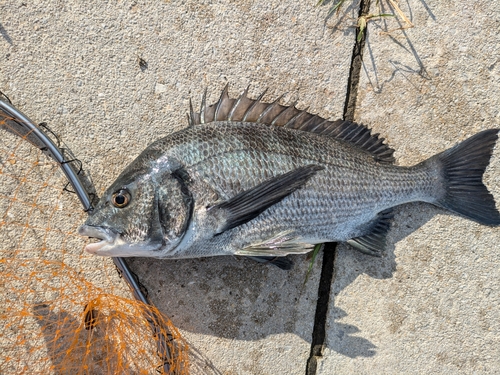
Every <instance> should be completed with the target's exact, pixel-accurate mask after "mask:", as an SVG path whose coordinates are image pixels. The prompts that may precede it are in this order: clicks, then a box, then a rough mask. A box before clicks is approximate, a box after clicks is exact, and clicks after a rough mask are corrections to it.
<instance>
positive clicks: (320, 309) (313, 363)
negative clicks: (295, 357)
mask: <svg viewBox="0 0 500 375" xmlns="http://www.w3.org/2000/svg"><path fill="white" fill-rule="evenodd" d="M336 249H337V243H335V242H332V243H327V244H325V247H324V250H323V264H322V266H321V278H320V281H319V287H318V302H317V303H316V313H315V314H314V328H313V334H312V342H311V353H310V355H309V358H308V360H307V366H306V375H315V374H316V370H317V367H318V359H319V358H320V357H322V356H323V349H324V347H325V339H326V319H327V317H328V305H329V300H330V291H331V288H332V283H333V280H334V278H335V259H336V255H337V250H336Z"/></svg>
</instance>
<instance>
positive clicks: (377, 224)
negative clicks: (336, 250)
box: [347, 208, 394, 257]
mask: <svg viewBox="0 0 500 375" xmlns="http://www.w3.org/2000/svg"><path fill="white" fill-rule="evenodd" d="M393 217H394V214H393V212H392V208H391V209H388V210H385V211H382V212H380V213H379V214H378V216H377V217H376V218H375V219H374V220H373V222H372V225H371V229H370V232H369V233H368V234H366V235H364V236H361V237H356V238H351V239H350V240H348V241H347V243H348V244H349V245H351V246H352V247H354V248H356V249H358V250H359V251H361V252H362V253H365V254H368V255H373V256H377V257H380V256H381V255H382V252H383V251H384V250H385V246H386V237H387V233H388V232H389V229H390V227H391V221H392V218H393Z"/></svg>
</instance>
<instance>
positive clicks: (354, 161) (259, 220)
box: [79, 86, 500, 268]
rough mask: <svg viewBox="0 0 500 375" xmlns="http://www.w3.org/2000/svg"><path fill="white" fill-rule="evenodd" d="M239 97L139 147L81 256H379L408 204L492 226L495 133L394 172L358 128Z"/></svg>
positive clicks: (379, 142)
mask: <svg viewBox="0 0 500 375" xmlns="http://www.w3.org/2000/svg"><path fill="white" fill-rule="evenodd" d="M247 92H248V89H247V90H245V91H244V92H243V93H242V94H241V96H240V97H239V98H238V99H231V98H229V96H228V89H227V86H226V88H225V89H224V90H223V92H222V95H221V96H220V99H219V100H218V101H217V103H215V104H214V105H211V106H207V105H206V100H205V97H206V96H204V98H203V101H202V106H201V110H200V111H199V112H194V111H193V109H192V106H191V111H190V115H189V127H187V128H185V129H184V130H181V131H179V132H176V133H174V134H171V135H169V136H167V137H165V138H163V139H160V140H158V141H156V142H155V143H153V144H151V145H150V146H149V147H148V148H146V149H145V150H144V151H143V152H142V153H141V154H140V155H139V156H138V157H137V159H135V160H134V161H133V162H132V163H131V164H130V165H129V166H128V167H127V168H126V169H125V170H124V171H123V173H122V174H121V175H120V176H119V177H118V179H117V180H116V181H115V182H114V183H113V184H112V185H111V187H109V189H108V190H107V191H106V192H105V193H104V195H103V196H102V198H101V200H100V202H99V203H98V205H97V207H96V208H95V210H94V211H93V213H92V214H91V215H90V216H89V218H88V220H87V221H86V223H85V225H83V226H81V227H80V229H79V233H80V234H81V235H83V236H89V237H94V238H97V239H100V241H99V242H94V243H90V244H89V245H87V247H86V250H87V251H88V252H90V253H93V254H96V255H107V256H114V257H117V256H119V257H127V256H141V257H157V258H192V257H205V256H214V255H245V256H250V257H254V258H255V259H256V260H260V261H266V260H268V259H270V257H282V256H285V255H287V254H294V253H295V254H296V253H305V252H308V251H310V250H312V248H313V247H314V245H315V244H318V243H322V242H331V241H341V242H342V241H344V242H348V243H349V244H351V245H352V246H353V247H355V248H357V249H359V250H361V251H362V252H364V253H368V254H371V255H379V254H380V253H381V251H383V249H384V247H385V239H386V234H387V232H388V230H389V227H390V221H391V218H392V216H393V215H392V213H391V209H392V208H393V207H395V206H397V205H400V204H404V203H408V202H415V201H421V202H428V203H431V204H434V205H436V206H439V207H443V208H445V209H448V210H450V211H452V212H455V213H458V214H460V215H463V216H465V217H467V218H469V219H471V220H474V221H476V222H479V223H481V224H485V225H491V226H496V225H500V213H499V212H498V211H497V209H496V208H495V201H494V199H493V196H492V195H491V194H490V193H489V192H488V190H487V188H486V187H485V186H484V185H483V183H482V175H483V173H484V171H485V169H486V167H487V165H488V164H489V161H490V157H491V155H492V152H493V148H494V146H495V143H496V141H497V139H498V132H499V130H498V129H491V130H485V131H483V132H481V133H478V134H476V135H474V136H473V137H471V138H469V139H467V140H465V141H464V142H462V143H460V144H458V145H457V146H455V147H453V148H451V149H449V150H447V151H444V152H442V153H440V154H438V155H435V156H433V157H431V158H430V159H428V160H426V161H424V162H422V163H420V164H417V165H415V166H412V167H399V166H395V165H393V161H394V158H393V152H394V150H392V149H391V148H389V147H388V146H387V145H386V144H384V142H383V141H384V140H383V139H382V138H379V137H378V135H374V134H371V132H370V130H369V129H367V128H366V127H365V126H363V125H360V124H357V123H353V122H349V121H343V120H337V121H328V120H325V119H323V118H321V117H319V116H317V115H312V114H310V113H308V112H307V111H301V110H298V109H297V108H295V106H294V105H292V106H282V105H280V104H278V101H276V102H274V103H264V102H262V101H261V98H262V95H261V96H260V97H259V98H257V99H255V100H253V99H250V98H249V97H248V96H247ZM278 259H280V258H278ZM278 266H279V264H278ZM281 266H282V267H283V268H286V262H285V263H284V264H281Z"/></svg>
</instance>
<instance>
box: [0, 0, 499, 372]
mask: <svg viewBox="0 0 500 375" xmlns="http://www.w3.org/2000/svg"><path fill="white" fill-rule="evenodd" d="M315 3H316V1H296V0H283V1H279V2H269V1H265V0H255V1H238V2H235V1H229V0H227V1H218V2H210V1H191V0H189V1H185V2H180V1H163V2H160V1H157V2H154V3H153V2H144V1H142V2H139V1H116V2H109V3H101V4H99V5H96V4H92V3H88V2H84V1H75V0H71V1H67V2H55V1H46V2H42V1H37V2H28V1H8V2H7V1H2V0H0V48H1V49H0V61H1V62H0V90H2V91H3V92H5V93H6V94H8V95H9V97H10V98H11V99H12V101H13V102H14V104H15V105H16V106H17V107H18V108H20V109H21V110H22V111H24V112H25V113H26V114H28V115H29V116H30V117H32V118H33V119H34V120H36V121H47V122H48V123H49V124H50V126H51V128H52V129H53V130H54V131H55V133H57V134H59V135H60V136H61V137H62V138H63V140H64V141H65V142H66V143H67V144H68V145H69V146H70V148H71V149H72V150H73V151H74V152H75V153H76V154H77V156H78V157H79V158H80V159H81V160H82V161H83V163H84V165H85V166H86V168H87V169H88V170H89V171H90V173H91V174H92V176H93V179H94V182H95V183H96V186H97V190H98V191H99V192H102V191H103V190H104V189H105V188H106V187H107V186H108V185H109V184H110V183H111V182H112V181H113V180H114V179H115V177H116V176H117V175H118V174H119V173H120V172H121V170H122V169H123V168H124V166H125V165H127V164H128V163H129V162H130V161H131V160H133V159H134V158H135V157H136V156H137V155H138V154H139V153H140V152H141V151H142V150H143V149H144V147H146V146H147V145H148V144H149V143H151V142H152V141H154V140H156V139H158V138H159V137H161V136H163V135H165V134H168V133H169V132H172V131H174V130H176V129H180V128H181V127H182V126H185V125H186V113H187V110H188V99H189V97H193V99H194V102H195V103H199V98H200V97H201V94H202V92H203V90H204V88H205V87H209V97H210V99H211V100H215V98H216V97H217V95H218V93H219V90H220V89H222V87H223V86H224V85H225V83H226V82H229V83H230V84H231V89H230V91H231V93H232V94H233V95H234V94H237V93H238V92H239V91H240V90H241V89H243V88H244V87H246V86H247V85H248V84H251V85H252V86H251V90H250V91H251V94H252V95H254V96H255V95H256V94H257V93H259V92H260V91H262V90H263V89H264V88H266V87H269V89H270V90H269V93H268V95H267V98H268V99H274V98H275V97H277V96H279V95H281V94H282V93H286V95H285V97H284V102H291V101H293V100H295V99H297V100H299V103H298V106H299V107H302V108H304V107H306V106H310V110H311V111H312V112H317V113H320V114H321V115H323V116H326V117H332V118H337V117H339V116H340V115H341V114H342V111H343V106H344V101H345V96H346V84H347V81H348V76H349V68H350V63H351V53H352V46H353V41H354V39H355V35H354V31H355V30H354V29H353V28H351V27H349V26H350V25H351V24H353V23H355V17H356V15H357V12H358V10H357V4H354V5H352V6H351V5H349V6H348V7H347V8H346V10H347V13H346V14H343V15H342V16H341V17H340V18H330V19H329V20H328V21H327V22H326V23H325V22H324V17H325V15H326V12H327V9H326V8H324V7H323V8H315V7H314V5H315ZM401 7H402V9H403V11H405V12H407V14H409V15H411V17H412V20H413V22H414V24H415V25H416V27H415V28H414V29H411V30H405V31H395V32H393V33H391V35H379V29H381V28H383V27H385V26H386V25H384V23H385V22H392V23H393V25H394V22H395V21H394V20H388V19H385V20H383V21H370V23H369V26H368V27H369V30H368V43H367V46H366V49H365V58H364V64H363V69H362V75H361V83H360V88H359V94H358V104H357V105H358V107H357V111H356V113H355V117H356V120H359V121H362V122H364V123H366V124H369V125H370V126H372V127H374V128H375V130H376V132H380V133H382V135H383V136H385V137H387V138H388V141H389V143H390V144H391V145H392V146H393V147H394V148H395V149H396V150H397V153H396V157H397V159H398V163H400V164H412V163H415V162H417V161H421V160H423V159H425V158H427V157H429V156H431V155H432V154H434V153H435V152H438V151H441V150H443V149H445V148H447V147H449V146H451V145H453V144H454V143H455V142H457V141H459V140H463V139H465V138H466V137H467V136H469V135H472V134H474V133H475V132H477V131H479V130H482V129H486V128H490V127H494V126H496V127H498V126H499V124H500V114H499V113H500V112H499V108H500V92H499V91H500V70H499V69H500V62H499V60H498V59H499V58H498V56H499V55H500V54H499V52H500V39H499V36H498V33H497V31H498V28H499V21H498V10H497V9H496V7H495V3H493V2H487V1H478V2H474V3H473V4H472V3H471V2H466V1H463V2H459V3H453V4H450V3H448V2H447V3H446V4H444V3H442V2H431V1H427V2H423V1H414V0H410V1H408V3H405V4H403V3H402V4H401ZM372 13H380V12H379V11H378V10H377V9H375V8H374V9H372ZM388 27H389V29H391V28H394V27H393V26H391V25H388ZM140 59H143V60H144V61H146V62H147V67H146V68H144V66H143V68H142V69H141V66H140V64H139V63H140ZM489 184H490V186H492V188H493V189H494V190H495V191H496V193H495V194H496V196H497V197H500V192H499V188H498V186H500V156H499V155H498V152H497V156H496V159H495V161H494V163H493V165H492V168H491V169H490V174H489ZM499 239H500V237H499V231H498V229H491V228H486V227H481V226H479V225H477V224H474V223H472V222H470V221H466V220H465V219H462V218H459V217H457V216H450V215H446V214H445V213H444V212H443V211H440V210H438V209H435V208H432V207H430V206H425V205H418V204H416V205H411V206H407V207H404V208H401V209H398V214H397V216H396V218H395V224H394V228H393V230H392V231H391V234H390V238H389V244H390V245H389V247H388V249H387V254H386V255H385V257H383V258H381V259H374V258H371V257H367V256H364V255H361V254H358V253H356V252H354V251H352V250H351V249H348V248H347V247H341V248H340V249H339V251H338V253H337V258H336V263H335V269H336V275H335V279H334V284H333V288H332V294H331V299H330V308H329V316H328V325H327V339H326V342H325V349H324V356H323V359H322V360H321V361H320V363H319V368H318V372H317V373H319V374H359V373H370V374H374V373H375V374H377V373H378V374H387V373H429V372H432V373H490V374H494V373H497V372H498V370H499V369H500V363H499V358H500V352H499V351H500V350H499V348H500V339H499V337H500V336H499V334H500V325H499V322H500V309H499V307H498V306H499V300H500V298H499V281H498V280H499V276H500V269H499V266H498V265H499V264H500V262H499V261H500V259H499V258H500V256H499V255H498V251H497V249H498V245H497V243H498V242H499ZM294 260H295V261H296V265H295V268H294V269H293V270H292V271H290V272H284V271H281V270H279V269H277V268H274V267H271V266H265V265H259V264H254V263H252V262H251V261H249V260H245V259H240V258H214V259H203V260H186V261H174V262H172V261H170V262H167V261H156V260H143V259H136V260H134V261H133V262H132V267H133V269H134V270H135V271H136V273H137V274H138V275H139V277H140V279H141V280H143V282H144V284H145V285H146V287H147V288H148V289H149V290H150V293H151V295H152V298H153V301H154V302H155V303H156V304H157V305H158V306H159V307H160V308H161V309H162V310H163V311H164V312H165V314H166V315H167V316H170V317H171V318H172V320H173V322H174V324H176V325H177V327H179V328H180V329H181V331H182V333H183V334H184V336H185V337H186V338H187V340H188V341H189V342H190V344H191V347H192V350H193V353H192V363H193V367H192V369H193V373H213V374H221V373H222V374H283V373H287V374H303V373H304V372H305V367H306V361H307V359H308V357H309V351H310V345H311V335H312V327H313V322H314V312H315V302H316V296H317V285H318V280H319V271H320V267H319V263H318V265H317V267H315V270H314V272H313V274H312V277H311V279H310V280H309V281H308V283H307V284H306V286H305V287H304V286H303V285H302V284H303V280H304V276H305V270H306V268H307V264H308V261H307V260H306V259H305V258H304V257H296V258H294ZM87 271H89V272H90V271H91V269H88V270H87Z"/></svg>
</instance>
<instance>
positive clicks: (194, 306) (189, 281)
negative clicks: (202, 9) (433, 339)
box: [129, 203, 439, 358]
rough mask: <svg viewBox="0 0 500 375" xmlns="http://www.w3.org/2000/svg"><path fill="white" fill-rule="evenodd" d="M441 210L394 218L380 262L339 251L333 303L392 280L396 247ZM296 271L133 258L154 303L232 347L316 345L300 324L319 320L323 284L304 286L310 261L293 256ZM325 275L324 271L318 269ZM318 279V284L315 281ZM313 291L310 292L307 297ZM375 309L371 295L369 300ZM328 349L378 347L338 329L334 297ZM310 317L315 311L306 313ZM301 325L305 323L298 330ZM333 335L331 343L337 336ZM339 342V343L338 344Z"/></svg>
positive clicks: (371, 350) (364, 353)
mask: <svg viewBox="0 0 500 375" xmlns="http://www.w3.org/2000/svg"><path fill="white" fill-rule="evenodd" d="M438 212H439V209H435V208H432V207H431V206H429V205H426V204H419V203H415V204H409V205H405V206H403V207H401V208H396V217H395V219H394V224H393V228H392V229H391V232H390V234H389V238H388V248H387V250H386V252H385V254H384V256H383V257H381V258H376V257H371V256H368V255H365V254H362V253H360V252H358V251H356V250H354V249H352V248H350V247H348V246H345V245H341V246H340V247H339V249H338V250H337V251H338V252H339V254H338V257H337V262H336V265H335V267H336V274H337V276H336V277H335V281H334V284H333V287H332V294H331V296H332V297H333V298H335V296H336V295H338V294H339V293H340V292H341V291H342V290H343V289H345V288H346V287H348V286H349V285H350V284H351V283H353V282H354V281H355V280H356V279H357V278H358V277H359V276H360V275H362V274H366V275H368V276H369V277H372V278H375V279H390V278H392V277H393V273H394V271H395V270H396V257H395V254H394V248H395V243H397V242H398V241H400V240H401V239H403V238H405V237H406V236H408V235H410V234H411V233H412V232H414V231H415V230H417V229H418V228H420V227H421V226H422V225H424V224H425V223H426V222H427V221H429V220H430V219H431V218H432V217H433V216H434V215H435V214H436V213H438ZM292 259H293V260H294V261H295V262H296V264H295V266H294V269H293V270H292V271H283V270H280V269H278V268H276V267H273V266H270V265H262V264H258V263H256V262H254V261H252V260H250V259H245V258H243V257H213V258H202V259H182V260H157V259H145V258H131V259H129V264H130V267H131V268H132V269H133V271H134V272H135V273H136V274H137V275H138V276H139V279H140V280H141V282H142V283H143V284H144V285H145V286H146V288H147V289H148V290H149V295H150V297H151V299H152V301H153V303H154V304H155V305H156V306H157V307H158V308H159V309H160V310H161V311H163V312H164V313H165V314H166V315H167V316H168V317H169V318H170V319H171V320H172V322H173V323H174V325H175V326H177V327H178V328H180V329H181V330H185V331H188V332H193V333H197V334H204V335H210V336H215V337H222V338H226V339H231V340H244V341H255V340H259V339H262V338H264V337H267V336H270V335H275V334H280V333H291V334H294V335H297V336H299V337H301V338H302V339H303V340H304V341H306V342H308V343H311V340H312V338H311V333H310V329H301V328H300V323H302V322H298V321H299V320H300V319H301V317H302V319H303V317H304V313H306V315H305V316H310V318H309V322H305V323H302V324H305V325H306V326H307V324H311V323H312V322H313V321H314V313H315V306H314V303H315V300H316V298H317V283H316V282H314V284H311V285H306V287H304V276H305V272H306V270H307V266H308V264H309V261H308V260H306V258H305V256H295V257H292ZM314 272H315V273H316V276H317V275H318V274H319V272H320V267H319V264H316V267H315V269H314ZM316 279H317V277H316ZM307 288H309V289H310V290H309V292H307ZM363 298H366V303H367V304H369V300H370V296H368V295H367V296H364V297H363ZM329 309H330V313H329V316H330V318H331V317H334V321H329V322H328V328H327V330H328V332H327V336H328V337H329V340H328V341H329V346H328V347H329V348H330V349H332V350H334V351H336V352H338V353H339V354H342V355H346V356H349V357H352V358H354V357H360V356H361V357H371V356H373V355H375V354H376V347H375V345H374V344H372V343H371V342H370V341H369V340H367V339H365V338H363V337H361V336H360V334H362V332H360V330H359V329H358V328H357V327H355V326H353V325H350V324H344V323H342V322H338V320H341V319H342V318H343V317H345V316H347V314H348V313H352V314H355V313H356V312H355V311H353V312H349V311H344V310H342V309H341V308H340V307H338V306H335V300H334V299H332V298H330V305H329ZM308 310H309V311H308ZM298 323H299V324H298ZM332 335H333V336H332ZM332 338H334V339H332Z"/></svg>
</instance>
